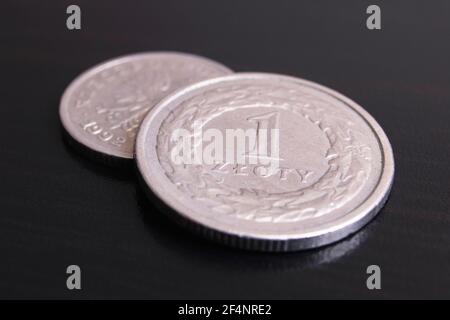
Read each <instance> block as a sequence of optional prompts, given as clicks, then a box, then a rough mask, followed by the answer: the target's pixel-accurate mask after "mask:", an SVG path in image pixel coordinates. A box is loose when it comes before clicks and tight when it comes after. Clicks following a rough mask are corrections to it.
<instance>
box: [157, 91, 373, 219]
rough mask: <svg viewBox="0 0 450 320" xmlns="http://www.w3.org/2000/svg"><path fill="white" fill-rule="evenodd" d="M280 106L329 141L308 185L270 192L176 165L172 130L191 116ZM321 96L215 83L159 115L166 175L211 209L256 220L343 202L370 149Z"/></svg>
mask: <svg viewBox="0 0 450 320" xmlns="http://www.w3.org/2000/svg"><path fill="white" fill-rule="evenodd" d="M243 107H245V108H251V107H258V108H262V107H267V108H281V109H284V110H288V111H290V112H293V113H295V114H298V115H301V116H302V117H304V118H305V119H307V120H308V121H310V122H311V123H313V124H314V125H315V126H317V127H318V128H319V129H320V130H321V131H322V132H323V133H324V134H325V136H326V138H327V139H328V141H329V145H330V147H329V149H328V151H327V153H326V160H327V163H328V170H327V171H326V173H325V174H324V175H323V176H322V177H320V178H319V180H318V181H316V182H315V183H314V184H313V185H311V186H309V187H307V188H299V189H298V190H296V191H291V192H283V193H269V192H267V191H264V190H255V189H249V188H245V187H240V188H233V187H231V186H228V185H225V184H223V183H222V180H221V179H220V178H219V177H217V176H216V175H215V174H214V173H212V172H211V171H210V170H206V169H205V167H204V166H201V165H175V164H173V163H172V162H171V160H170V157H169V154H170V149H171V144H172V143H171V142H170V136H171V132H173V130H175V129H177V128H186V129H188V130H192V131H193V124H194V121H195V120H203V121H208V120H210V119H212V118H214V117H217V116H219V115H220V114H223V113H224V112H229V111H232V110H236V109H238V108H243ZM334 110H335V108H333V106H332V105H331V104H330V103H329V102H327V101H324V100H323V99H320V98H318V97H315V96H313V95H311V94H308V93H306V92H302V91H300V90H299V89H298V88H295V89H293V88H285V87H281V86H279V87H272V86H271V87H268V86H263V85H246V86H242V85H241V86H229V87H221V88H216V89H213V90H211V91H208V92H206V93H204V94H203V95H199V96H195V97H193V98H191V99H189V100H187V101H185V102H184V103H183V104H182V105H181V106H180V107H178V108H177V109H175V111H172V112H171V113H170V114H169V116H168V117H167V118H166V119H165V120H164V122H163V123H162V125H161V127H160V131H159V134H158V137H157V139H158V144H157V154H158V157H159V161H160V163H161V165H162V166H163V168H164V170H165V174H166V176H167V177H168V178H169V179H170V180H171V181H172V183H174V184H175V185H176V186H177V187H178V189H179V190H181V191H182V192H184V193H186V194H188V195H189V196H190V197H191V198H192V199H195V200H196V201H200V202H202V203H203V204H205V205H206V206H207V207H209V208H210V209H211V210H212V211H213V212H216V213H220V214H226V215H229V216H234V217H236V218H240V219H245V220H253V221H257V222H294V221H300V220H305V219H311V218H316V217H319V216H323V215H325V214H326V213H328V212H330V211H331V210H333V209H334V208H336V207H339V206H341V205H343V203H345V202H346V201H348V200H349V199H350V198H351V197H352V196H353V195H354V194H356V193H357V191H358V190H359V189H360V188H361V187H362V184H363V182H364V181H365V180H366V179H367V177H368V174H369V171H370V157H371V149H370V147H369V146H367V145H365V144H362V143H361V142H360V141H359V140H361V139H358V137H360V136H361V135H362V133H361V132H358V131H357V130H355V129H353V128H352V123H351V121H349V120H348V119H346V118H344V117H343V116H342V114H338V113H337V112H336V111H334Z"/></svg>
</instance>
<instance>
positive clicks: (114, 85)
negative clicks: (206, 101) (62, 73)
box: [59, 52, 231, 159]
mask: <svg viewBox="0 0 450 320" xmlns="http://www.w3.org/2000/svg"><path fill="white" fill-rule="evenodd" d="M229 73H231V70H229V69H228V68H226V67H225V66H223V65H221V64H219V63H217V62H214V61H212V60H209V59H206V58H203V57H199V56H195V55H191V54H184V53H175V52H152V53H140V54H133V55H128V56H123V57H120V58H117V59H113V60H110V61H107V62H105V63H102V64H100V65H97V66H95V67H93V68H91V69H89V70H88V71H86V72H85V73H83V74H81V75H80V76H79V77H78V78H76V79H75V80H74V81H73V82H72V83H71V84H70V85H69V86H68V88H67V89H66V91H65V92H64V94H63V96H62V99H61V104H60V109H59V112H60V118H61V121H62V124H63V126H64V129H65V130H66V131H67V133H69V135H70V136H71V138H72V139H73V140H74V141H75V142H77V143H79V144H80V145H81V146H83V150H86V151H87V152H89V153H90V154H91V155H94V156H96V155H98V156H99V157H104V158H112V159H114V158H116V159H132V158H133V157H134V144H135V139H136V133H137V131H138V128H139V126H140V124H141V122H142V119H143V118H144V116H145V115H146V114H147V112H148V111H149V110H150V109H151V108H152V107H153V106H154V105H156V104H157V103H158V102H159V101H160V100H161V99H162V98H163V97H165V96H166V95H168V94H170V93H172V92H173V91H175V90H176V89H179V88H181V87H184V86H186V85H189V84H192V83H195V82H198V81H200V80H205V79H209V78H214V77H217V76H223V75H226V74H229Z"/></svg>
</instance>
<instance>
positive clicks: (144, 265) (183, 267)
mask: <svg viewBox="0 0 450 320" xmlns="http://www.w3.org/2000/svg"><path fill="white" fill-rule="evenodd" d="M374 3H375V4H378V5H380V7H381V10H382V30H378V31H370V30H368V29H367V28H366V26H365V21H366V18H367V14H366V13H365V11H366V8H367V6H368V5H369V4H374ZM69 4H78V5H79V6H80V7H81V11H82V30H80V31H69V30H67V28H66V18H67V15H66V7H67V6H68V5H69ZM0 6H1V7H0V12H1V19H0V44H1V50H0V63H1V72H0V81H1V86H0V98H1V99H0V104H1V105H0V119H1V126H0V152H1V153H0V192H1V193H0V297H1V298H178V299H187V298H194V299H195V298H224V299H227V298H237V299H239V298H253V299H262V298H269V299H270V298H450V248H449V246H450V212H449V189H450V188H449V179H450V174H449V163H448V158H449V155H450V148H449V133H450V129H449V120H450V2H449V1H411V0H409V1H398V0H397V1H375V2H373V3H372V1H361V0H355V1H294V0H292V1H261V0H255V1H242V0H241V1H231V0H226V1H210V0H207V1H195V0H193V1H184V0H181V1H167V0H166V1H132V0H128V1H92V0H89V1H70V2H68V1H31V0H30V1H17V0H14V1H4V0H2V2H1V5H0ZM146 50H149V51H151V50H176V51H185V52H191V53H195V54H199V55H203V56H206V57H209V58H212V59H215V60H217V61H220V62H222V63H223V64H225V65H227V66H229V67H230V68H232V69H233V70H235V71H264V72H276V73H284V74H289V75H294V76H298V77H302V78H306V79H309V80H313V81H316V82H319V83H321V84H324V85H326V86H329V87H331V88H333V89H336V90H338V91H340V92H342V93H343V94H345V95H347V96H349V97H351V98H352V99H354V100H355V101H357V102H358V103H360V104H361V105H362V106H364V107H365V108H366V109H367V110H368V111H369V112H370V113H371V114H372V115H373V116H374V117H375V118H376V119H377V121H378V122H379V123H380V124H381V126H382V127H383V128H384V130H385V131H386V134H387V135H388V137H389V139H390V141H391V143H392V146H393V149H394V156H395V161H396V175H395V181H394V187H393V190H392V193H391V196H390V199H389V201H388V203H387V205H386V206H385V208H384V209H383V210H382V211H381V213H380V215H379V216H378V217H377V218H376V219H375V220H374V221H373V222H372V223H370V224H369V225H368V226H367V227H366V228H364V229H363V230H362V231H360V232H359V233H357V234H356V235H354V236H353V237H350V238H347V239H346V240H344V241H341V242H339V243H337V244H335V245H331V246H328V247H325V248H322V249H319V250H312V251H307V252H300V253H291V254H264V253H255V252H245V251H239V250H235V249H230V248H227V247H222V246H220V245H216V244H213V243H210V242H208V241H205V240H202V239H198V238H196V237H194V236H192V235H190V234H188V233H186V232H184V231H183V230H181V229H180V228H178V227H177V226H176V225H174V224H173V223H172V222H171V221H169V220H168V219H167V218H166V217H165V216H164V215H162V214H161V213H160V212H158V211H157V210H156V209H154V208H153V206H152V204H151V203H149V201H147V200H146V199H145V198H144V197H143V195H142V193H141V191H140V189H139V187H137V185H136V179H135V177H134V176H133V174H130V173H119V172H117V171H116V170H110V169H107V168H105V167H103V166H101V165H97V164H95V163H92V162H90V161H88V160H86V159H84V158H83V157H82V156H79V155H78V154H77V153H75V152H73V151H72V149H71V148H69V147H67V146H66V145H65V144H64V143H63V139H62V135H61V129H60V123H59V117H58V105H59V98H60V96H61V94H62V92H63V91H64V89H65V87H66V86H67V85H68V84H69V82H70V81H71V80H72V79H73V78H74V77H76V76H77V75H78V74H79V73H80V72H82V71H83V70H85V69H87V68H89V67H91V66H92V65H94V64H97V63H99V62H102V61H103V60H106V59H110V58H113V57H115V56H118V55H123V54H127V53H133V52H138V51H146ZM70 264H77V265H80V267H81V269H82V290H81V291H69V290H67V289H66V277H67V275H66V273H65V271H66V267H67V266H68V265H70ZM371 264H377V265H379V266H380V267H381V271H382V289H381V290H378V291H376V290H375V291H370V290H368V289H367V288H366V278H367V274H366V268H367V266H368V265H371Z"/></svg>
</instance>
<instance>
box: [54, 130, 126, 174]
mask: <svg viewBox="0 0 450 320" xmlns="http://www.w3.org/2000/svg"><path fill="white" fill-rule="evenodd" d="M61 139H62V141H63V145H64V147H65V149H66V150H67V152H68V153H69V154H70V156H71V157H73V158H74V159H76V160H77V162H78V163H79V164H80V165H81V166H82V167H83V168H85V169H88V170H89V171H91V172H92V173H94V174H96V175H100V176H102V177H104V178H108V179H114V180H118V181H132V180H135V171H134V161H133V160H129V159H123V160H122V159H119V160H111V159H110V158H107V157H105V156H104V155H101V154H99V153H98V152H96V151H93V150H91V149H89V148H87V147H86V146H84V145H82V144H80V143H79V142H78V141H75V140H74V139H73V138H72V137H71V136H70V135H69V134H68V133H67V132H66V130H64V128H62V127H61Z"/></svg>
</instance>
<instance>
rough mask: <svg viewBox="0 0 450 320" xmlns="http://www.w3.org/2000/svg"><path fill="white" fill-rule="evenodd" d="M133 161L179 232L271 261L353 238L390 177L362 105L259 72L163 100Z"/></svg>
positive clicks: (377, 132) (379, 138)
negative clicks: (264, 254) (270, 255)
mask: <svg viewBox="0 0 450 320" xmlns="http://www.w3.org/2000/svg"><path fill="white" fill-rule="evenodd" d="M269 133H270V134H269ZM230 154H231V155H230ZM136 161H137V165H138V169H139V171H140V173H141V176H142V180H143V182H144V187H146V188H148V191H149V195H156V196H157V197H158V198H160V199H161V200H162V202H163V204H165V205H166V206H165V207H166V208H167V211H168V212H170V213H171V215H172V216H173V217H175V218H176V219H177V220H178V221H179V222H182V223H184V224H185V225H186V226H188V227H190V228H191V229H192V230H194V231H197V232H199V233H201V234H203V235H205V236H207V237H210V238H212V239H215V240H217V241H220V242H222V243H224V244H229V245H232V246H236V247H241V248H246V249H255V250H265V251H291V250H301V249H308V248H313V247H318V246H322V245H325V244H329V243H331V242H334V241H337V240H339V239H342V238H343V237H345V236H347V235H349V234H351V233H354V232H355V231H357V230H358V229H360V228H361V227H362V226H363V225H365V224H366V223H367V222H368V221H369V220H370V219H372V218H373V217H374V216H375V215H376V213H377V212H378V211H379V210H380V209H381V207H382V206H383V205H384V203H385V201H386V198H387V195H388V193H389V191H390V187H391V184H392V180H393V175H394V159H393V154H392V149H391V146H390V143H389V141H388V139H387V137H386V135H385V134H384V132H383V130H382V129H381V127H380V126H379V125H378V124H377V123H376V121H375V120H374V119H373V118H372V117H371V116H370V115H369V114H368V113H367V112H366V111H365V110H364V109H363V108H362V107H360V106H359V105H357V104H356V103H355V102H353V101H352V100H350V99H348V98H346V97H344V96H343V95H341V94H339V93H337V92H336V91H333V90H331V89H328V88H326V87H324V86H321V85H318V84H316V83H313V82H310V81H306V80H302V79H298V78H293V77H288V76H282V75H274V74H261V73H241V74H239V73H237V74H234V75H229V76H224V77H220V78H215V79H211V80H206V81H202V82H200V83H197V84H194V85H191V86H189V87H186V88H184V89H182V90H179V91H177V92H176V93H175V94H173V95H171V96H169V97H167V98H165V99H164V100H163V101H161V103H159V104H158V105H157V106H156V107H155V108H154V109H153V110H152V111H151V112H150V113H149V114H148V115H147V117H146V118H145V120H144V122H143V124H142V126H141V129H140V131H139V134H138V138H137V141H136Z"/></svg>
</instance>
